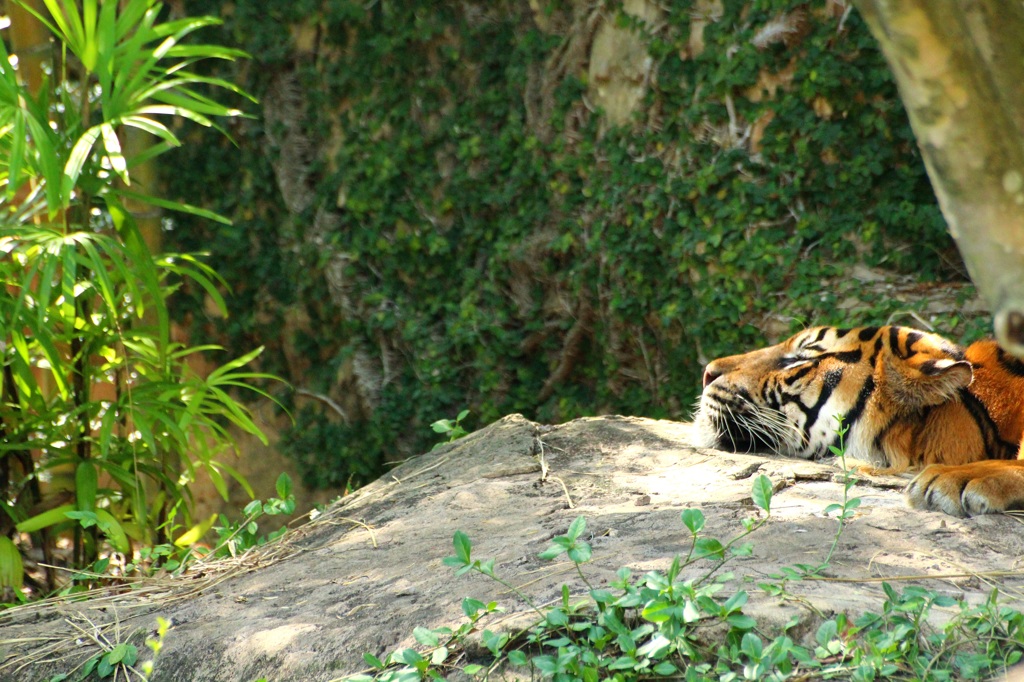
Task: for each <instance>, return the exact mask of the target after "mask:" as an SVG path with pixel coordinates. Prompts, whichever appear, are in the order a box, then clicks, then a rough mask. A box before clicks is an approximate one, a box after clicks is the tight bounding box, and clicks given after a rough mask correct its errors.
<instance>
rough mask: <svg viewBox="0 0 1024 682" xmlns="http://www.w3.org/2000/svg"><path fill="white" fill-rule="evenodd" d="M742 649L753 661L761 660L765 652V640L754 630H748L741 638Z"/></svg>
mask: <svg viewBox="0 0 1024 682" xmlns="http://www.w3.org/2000/svg"><path fill="white" fill-rule="evenodd" d="M740 651H742V652H743V653H744V654H746V655H747V657H748V658H750V660H752V661H760V660H761V656H762V654H763V653H764V642H762V641H761V638H760V637H758V636H757V635H756V634H754V633H753V632H747V633H746V634H744V635H743V639H742V640H740Z"/></svg>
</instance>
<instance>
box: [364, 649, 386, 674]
mask: <svg viewBox="0 0 1024 682" xmlns="http://www.w3.org/2000/svg"><path fill="white" fill-rule="evenodd" d="M363 660H364V661H366V664H367V665H368V666H370V667H371V668H376V669H377V670H383V669H384V663H382V662H381V660H380V659H379V658H377V657H376V656H374V655H373V654H371V653H369V652H366V653H364V654H363Z"/></svg>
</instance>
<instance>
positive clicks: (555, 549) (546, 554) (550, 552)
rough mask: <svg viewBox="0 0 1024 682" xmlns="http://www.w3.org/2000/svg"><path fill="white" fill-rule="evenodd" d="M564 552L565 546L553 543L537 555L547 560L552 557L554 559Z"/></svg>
mask: <svg viewBox="0 0 1024 682" xmlns="http://www.w3.org/2000/svg"><path fill="white" fill-rule="evenodd" d="M563 552H565V547H560V546H558V545H551V546H550V547H548V548H547V549H545V550H544V551H543V552H541V553H540V554H538V555H537V556H538V557H539V558H541V559H544V560H545V561H550V560H551V559H554V558H555V557H557V556H558V555H560V554H562V553H563Z"/></svg>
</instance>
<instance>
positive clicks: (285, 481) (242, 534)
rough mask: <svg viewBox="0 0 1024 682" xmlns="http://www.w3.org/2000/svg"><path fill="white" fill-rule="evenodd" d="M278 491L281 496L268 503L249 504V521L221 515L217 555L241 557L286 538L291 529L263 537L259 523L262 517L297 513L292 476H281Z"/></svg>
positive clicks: (280, 530)
mask: <svg viewBox="0 0 1024 682" xmlns="http://www.w3.org/2000/svg"><path fill="white" fill-rule="evenodd" d="M275 489H276V492H277V497H271V498H269V499H268V500H267V501H266V502H263V501H261V500H253V501H252V502H250V503H249V504H247V505H245V508H244V509H243V510H242V513H243V514H244V515H245V518H243V519H242V520H241V521H239V522H237V523H232V522H230V521H228V519H227V517H226V516H224V515H223V514H221V515H220V517H219V518H220V524H221V525H219V526H215V527H214V530H215V531H216V532H217V538H218V539H217V545H216V547H215V548H214V550H213V555H214V556H218V557H223V556H237V555H239V554H241V553H242V552H244V551H245V550H247V549H249V548H250V547H257V546H259V545H264V544H266V543H267V542H270V541H271V540H274V539H276V538H279V537H281V536H282V535H284V533H285V532H286V531H287V530H288V529H287V528H284V527H282V528H279V529H277V530H276V531H273V532H272V533H270V534H268V535H260V534H259V524H257V520H258V519H259V518H260V517H261V516H278V515H281V514H284V515H288V514H291V513H293V512H294V511H295V495H294V494H293V493H292V479H291V477H290V476H289V475H288V474H285V473H282V474H281V475H280V476H278V477H277V482H276V484H275Z"/></svg>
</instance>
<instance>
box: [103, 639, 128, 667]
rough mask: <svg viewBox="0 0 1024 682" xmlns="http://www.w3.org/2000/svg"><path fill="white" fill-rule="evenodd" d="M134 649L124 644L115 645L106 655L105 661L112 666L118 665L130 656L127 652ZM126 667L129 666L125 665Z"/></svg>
mask: <svg viewBox="0 0 1024 682" xmlns="http://www.w3.org/2000/svg"><path fill="white" fill-rule="evenodd" d="M134 649H135V647H134V646H133V645H131V644H128V643H126V642H121V643H120V644H118V645H116V646H115V647H114V648H113V649H111V650H110V652H109V653H108V654H107V660H108V661H110V662H111V663H114V664H116V663H120V662H121V661H124V660H125V659H126V658H128V657H129V655H130V654H129V652H130V651H131V650H134ZM126 665H130V664H127V663H126Z"/></svg>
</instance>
